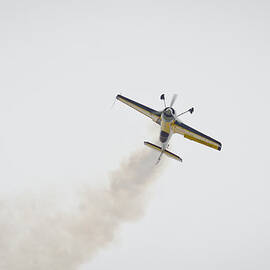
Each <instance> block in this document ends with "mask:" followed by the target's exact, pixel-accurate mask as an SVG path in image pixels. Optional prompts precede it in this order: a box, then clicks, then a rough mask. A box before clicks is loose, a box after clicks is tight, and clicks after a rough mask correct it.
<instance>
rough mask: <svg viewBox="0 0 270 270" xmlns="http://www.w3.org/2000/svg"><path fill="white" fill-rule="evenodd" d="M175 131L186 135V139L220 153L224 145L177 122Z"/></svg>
mask: <svg viewBox="0 0 270 270" xmlns="http://www.w3.org/2000/svg"><path fill="white" fill-rule="evenodd" d="M173 131H174V132H175V133H179V134H182V135H184V137H185V138H187V139H190V140H192V141H195V142H198V143H201V144H204V145H206V146H209V147H211V148H214V149H216V150H219V151H220V150H221V147H222V144H221V143H220V142H218V141H216V140H214V139H213V138H211V137H209V136H207V135H205V134H203V133H201V132H200V131H198V130H196V129H194V128H192V127H189V126H188V125H186V124H184V123H182V122H179V121H177V120H176V121H175V122H174V124H173Z"/></svg>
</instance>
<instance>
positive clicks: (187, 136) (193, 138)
mask: <svg viewBox="0 0 270 270" xmlns="http://www.w3.org/2000/svg"><path fill="white" fill-rule="evenodd" d="M184 137H185V138H187V139H190V140H192V141H195V142H198V143H201V144H204V145H206V146H209V147H212V148H214V149H216V150H218V148H219V146H218V145H216V144H213V143H209V142H207V141H203V140H200V139H197V138H195V137H193V136H190V135H188V134H184Z"/></svg>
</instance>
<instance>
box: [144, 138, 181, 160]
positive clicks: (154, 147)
mask: <svg viewBox="0 0 270 270" xmlns="http://www.w3.org/2000/svg"><path fill="white" fill-rule="evenodd" d="M144 145H146V146H148V147H150V148H152V149H155V150H157V151H159V152H160V156H159V158H158V161H157V163H158V162H159V161H160V159H161V156H162V154H163V153H164V154H165V155H166V156H168V157H170V158H173V159H175V160H178V161H181V162H182V161H183V160H182V158H180V157H179V156H177V155H175V154H174V153H172V152H169V151H167V150H162V148H161V147H160V146H157V145H155V144H152V143H150V142H144Z"/></svg>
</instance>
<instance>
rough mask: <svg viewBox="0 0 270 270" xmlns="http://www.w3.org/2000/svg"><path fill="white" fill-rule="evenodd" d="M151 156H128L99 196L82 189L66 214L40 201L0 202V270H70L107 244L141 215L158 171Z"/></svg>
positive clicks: (146, 151) (141, 154)
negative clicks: (125, 223)
mask: <svg viewBox="0 0 270 270" xmlns="http://www.w3.org/2000/svg"><path fill="white" fill-rule="evenodd" d="M155 161H156V156H155V155H154V154H153V152H152V151H148V150H145V151H144V152H137V153H134V154H133V155H132V156H131V157H130V158H129V160H128V161H126V162H125V163H123V164H121V166H120V169H119V170H117V171H115V172H113V173H111V174H110V176H109V177H110V182H109V183H110V184H109V186H108V188H105V189H104V190H93V189H85V190H84V192H83V194H80V196H79V199H78V204H77V206H76V207H74V208H73V209H72V208H71V209H69V211H58V210H54V208H55V207H54V203H55V202H50V200H49V199H48V198H47V199H46V197H45V196H43V197H44V198H43V199H42V198H36V199H34V198H28V199H26V198H21V199H18V201H16V202H13V204H11V203H10V202H5V203H4V202H2V203H1V202H0V269H8V270H26V269H27V270H34V269H35V270H45V269H46V270H48V269H51V270H60V269H61V270H62V269H65V270H76V269H78V268H79V266H80V265H81V264H82V263H84V262H85V261H87V260H89V259H90V258H91V256H93V255H94V254H95V252H97V251H98V250H99V249H100V248H102V247H104V246H105V245H106V244H107V243H109V242H110V241H112V240H113V238H114V235H115V233H116V231H117V229H119V225H121V223H123V222H127V221H133V220H135V219H137V218H138V217H140V216H141V215H142V214H143V211H144V208H145V202H146V199H147V187H148V186H149V184H150V183H151V182H152V181H153V179H154V178H155V176H156V175H157V173H158V172H159V171H160V166H155V165H154V164H155Z"/></svg>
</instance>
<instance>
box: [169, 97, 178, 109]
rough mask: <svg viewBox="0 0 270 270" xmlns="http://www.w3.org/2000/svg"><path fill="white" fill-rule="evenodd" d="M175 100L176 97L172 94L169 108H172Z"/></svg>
mask: <svg viewBox="0 0 270 270" xmlns="http://www.w3.org/2000/svg"><path fill="white" fill-rule="evenodd" d="M176 98H177V95H176V94H174V95H173V98H172V101H171V104H170V107H172V106H173V104H174V102H175V100H176Z"/></svg>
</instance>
